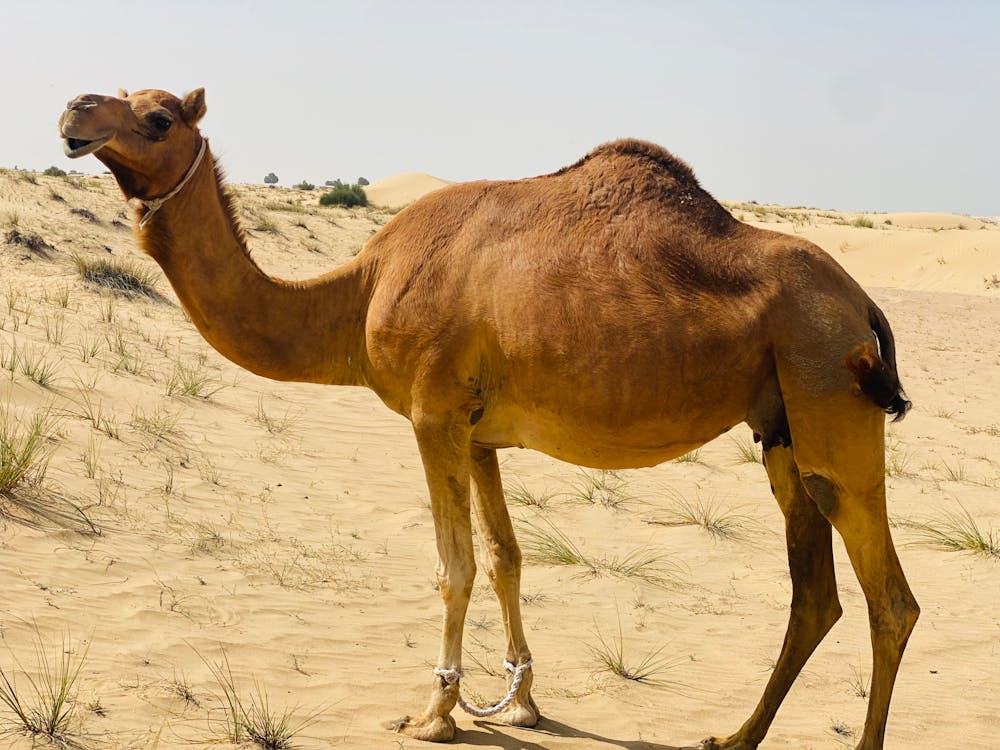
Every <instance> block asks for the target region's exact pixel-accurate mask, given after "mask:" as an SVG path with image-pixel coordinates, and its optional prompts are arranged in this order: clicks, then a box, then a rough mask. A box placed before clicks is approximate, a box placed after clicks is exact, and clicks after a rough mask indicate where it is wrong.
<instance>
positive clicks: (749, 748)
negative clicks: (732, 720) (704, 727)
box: [701, 734, 760, 750]
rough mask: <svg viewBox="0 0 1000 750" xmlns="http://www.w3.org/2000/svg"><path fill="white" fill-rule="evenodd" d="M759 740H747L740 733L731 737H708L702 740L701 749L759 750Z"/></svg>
mask: <svg viewBox="0 0 1000 750" xmlns="http://www.w3.org/2000/svg"><path fill="white" fill-rule="evenodd" d="M758 744H760V743H758V742H747V741H746V740H745V739H743V738H742V737H740V736H739V735H738V734H733V735H730V736H729V737H723V738H721V739H720V738H717V737H708V738H707V739H704V740H702V741H701V750H757V745H758Z"/></svg>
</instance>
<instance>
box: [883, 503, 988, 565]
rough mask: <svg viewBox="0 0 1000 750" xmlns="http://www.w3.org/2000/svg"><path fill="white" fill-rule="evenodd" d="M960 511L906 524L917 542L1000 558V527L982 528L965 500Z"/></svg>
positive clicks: (943, 548) (950, 511)
mask: <svg viewBox="0 0 1000 750" xmlns="http://www.w3.org/2000/svg"><path fill="white" fill-rule="evenodd" d="M958 507H959V510H949V511H946V512H944V513H943V514H942V515H941V517H940V518H938V519H936V520H931V521H907V522H905V523H904V524H903V525H904V526H905V527H906V528H907V529H908V530H909V531H910V532H911V533H912V534H913V536H914V537H915V543H916V544H923V545H927V546H929V547H934V548H936V549H941V550H947V551H951V552H972V553H974V554H977V555H982V556H984V557H988V558H992V559H994V560H998V561H1000V529H993V528H987V529H983V528H980V526H979V524H978V523H977V522H976V519H975V518H973V516H972V514H971V513H970V512H969V511H968V510H967V509H966V508H965V506H963V505H962V504H961V503H959V505H958Z"/></svg>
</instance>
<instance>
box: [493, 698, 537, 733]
mask: <svg viewBox="0 0 1000 750" xmlns="http://www.w3.org/2000/svg"><path fill="white" fill-rule="evenodd" d="M539 716H540V713H539V711H538V706H536V705H535V701H534V700H533V699H532V698H531V696H530V695H529V696H528V704H527V705H526V704H524V703H518V702H517V701H515V702H514V703H511V704H510V705H509V706H507V708H505V709H504V710H503V711H501V712H500V713H498V714H496V715H495V716H493V717H491V718H492V720H493V721H496V722H499V723H500V724H506V725H508V726H511V727H533V726H535V724H537V723H538V717H539Z"/></svg>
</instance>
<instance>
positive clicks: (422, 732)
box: [385, 715, 455, 742]
mask: <svg viewBox="0 0 1000 750" xmlns="http://www.w3.org/2000/svg"><path fill="white" fill-rule="evenodd" d="M385 728H386V729H391V730H392V731H393V732H399V733H400V734H405V735H406V736H407V737H412V738H413V739H415V740H424V741H426V742H450V741H451V740H452V739H454V737H455V720H454V719H453V718H451V716H427V715H424V716H418V717H417V718H415V719H414V718H410V717H409V716H404V717H403V718H401V719H396V720H395V721H390V722H388V723H386V725H385Z"/></svg>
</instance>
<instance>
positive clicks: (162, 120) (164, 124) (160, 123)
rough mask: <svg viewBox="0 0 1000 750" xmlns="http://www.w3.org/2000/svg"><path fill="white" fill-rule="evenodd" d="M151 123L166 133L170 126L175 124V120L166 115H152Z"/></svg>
mask: <svg viewBox="0 0 1000 750" xmlns="http://www.w3.org/2000/svg"><path fill="white" fill-rule="evenodd" d="M149 124H150V125H152V126H153V127H154V128H156V129H157V130H158V131H160V132H161V133H166V132H167V131H168V130H170V126H171V125H173V124H174V121H173V120H171V119H170V118H169V117H167V116H166V115H152V116H151V117H150V118H149Z"/></svg>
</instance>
